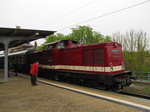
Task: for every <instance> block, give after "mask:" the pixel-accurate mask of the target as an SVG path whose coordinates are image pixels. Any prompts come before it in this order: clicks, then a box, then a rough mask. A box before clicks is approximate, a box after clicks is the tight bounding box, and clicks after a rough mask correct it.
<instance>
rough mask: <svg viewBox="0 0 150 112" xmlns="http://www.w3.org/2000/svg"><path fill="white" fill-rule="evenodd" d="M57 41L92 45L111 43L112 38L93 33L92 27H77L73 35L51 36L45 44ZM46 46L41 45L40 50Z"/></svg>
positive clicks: (73, 30) (59, 34)
mask: <svg viewBox="0 0 150 112" xmlns="http://www.w3.org/2000/svg"><path fill="white" fill-rule="evenodd" d="M57 40H74V41H78V42H79V43H84V44H92V43H99V42H108V41H111V37H110V36H106V37H105V36H104V35H102V34H100V33H99V32H96V31H93V29H92V28H91V27H90V26H77V27H76V28H72V33H70V34H68V35H63V34H61V33H58V34H56V35H51V36H49V37H47V38H46V41H45V43H44V44H47V43H50V42H53V41H57ZM44 44H43V45H41V46H40V47H39V48H38V49H42V48H43V46H44Z"/></svg>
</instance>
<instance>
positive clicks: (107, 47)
mask: <svg viewBox="0 0 150 112" xmlns="http://www.w3.org/2000/svg"><path fill="white" fill-rule="evenodd" d="M1 59H2V57H0V60H1ZM37 60H38V61H39V76H44V77H49V78H51V79H55V80H59V81H70V82H78V83H82V84H86V85H93V86H96V87H103V88H104V89H112V90H114V91H117V92H120V91H121V90H122V89H123V88H124V87H126V86H129V85H130V84H131V75H132V74H131V72H129V71H125V68H124V64H123V53H122V46H121V45H120V44H119V43H117V42H104V43H96V44H90V45H86V44H79V43H78V42H76V41H72V40H60V41H56V42H52V43H48V44H46V45H45V46H44V49H43V50H41V51H24V52H22V53H14V54H9V62H10V63H11V64H12V65H14V64H17V65H18V71H20V72H29V69H30V65H31V64H32V63H33V62H34V61H37Z"/></svg>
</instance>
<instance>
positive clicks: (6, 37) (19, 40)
mask: <svg viewBox="0 0 150 112" xmlns="http://www.w3.org/2000/svg"><path fill="white" fill-rule="evenodd" d="M54 33H55V31H45V30H31V29H20V27H16V28H2V27H0V50H4V56H5V58H4V82H5V81H7V80H8V48H11V47H16V46H18V45H21V44H24V43H27V42H30V41H33V40H37V39H40V38H45V37H46V36H48V35H52V34H54Z"/></svg>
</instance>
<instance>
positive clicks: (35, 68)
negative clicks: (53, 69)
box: [30, 61, 39, 86]
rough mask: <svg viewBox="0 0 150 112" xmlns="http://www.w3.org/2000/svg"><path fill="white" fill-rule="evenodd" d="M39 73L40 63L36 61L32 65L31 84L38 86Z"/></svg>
mask: <svg viewBox="0 0 150 112" xmlns="http://www.w3.org/2000/svg"><path fill="white" fill-rule="evenodd" d="M38 71H39V62H38V61H36V62H35V63H33V64H32V65H31V69H30V74H31V84H32V85H34V86H37V84H36V77H37V76H38Z"/></svg>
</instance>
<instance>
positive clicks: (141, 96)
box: [120, 91, 150, 100]
mask: <svg viewBox="0 0 150 112" xmlns="http://www.w3.org/2000/svg"><path fill="white" fill-rule="evenodd" d="M120 94H124V95H129V96H134V97H139V98H144V99H148V100H150V96H149V95H143V94H139V93H131V92H125V91H122V92H121V93H120Z"/></svg>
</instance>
